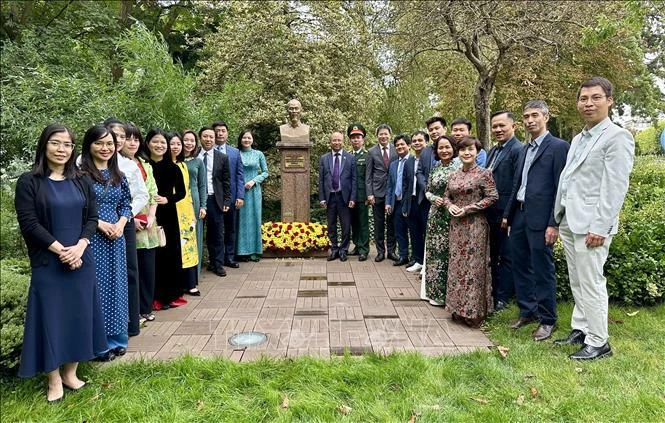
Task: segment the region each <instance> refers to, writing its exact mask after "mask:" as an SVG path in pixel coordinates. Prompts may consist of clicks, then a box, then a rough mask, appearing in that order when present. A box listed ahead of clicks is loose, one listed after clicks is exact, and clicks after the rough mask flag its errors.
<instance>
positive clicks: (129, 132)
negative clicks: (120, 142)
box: [120, 122, 149, 160]
mask: <svg viewBox="0 0 665 423" xmlns="http://www.w3.org/2000/svg"><path fill="white" fill-rule="evenodd" d="M125 126H126V129H125V135H126V136H127V139H129V138H131V137H134V138H136V139H137V140H139V148H138V150H137V151H136V154H135V155H134V157H141V158H142V159H145V160H148V158H149V155H148V156H147V157H146V152H145V150H144V148H143V135H141V130H139V128H138V127H137V126H136V125H134V124H133V123H132V122H127V124H126V125H125ZM123 151H124V149H123ZM120 154H122V152H120Z"/></svg>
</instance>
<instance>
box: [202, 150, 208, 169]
mask: <svg viewBox="0 0 665 423" xmlns="http://www.w3.org/2000/svg"><path fill="white" fill-rule="evenodd" d="M203 167H204V168H205V170H206V174H207V173H208V152H207V151H206V152H205V153H203Z"/></svg>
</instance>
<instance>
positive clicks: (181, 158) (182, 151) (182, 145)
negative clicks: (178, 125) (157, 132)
mask: <svg viewBox="0 0 665 423" xmlns="http://www.w3.org/2000/svg"><path fill="white" fill-rule="evenodd" d="M173 138H178V139H179V140H180V154H178V155H177V156H176V157H175V161H176V162H184V161H185V143H183V142H182V136H181V135H180V134H179V133H178V132H175V131H174V132H167V133H166V143H167V144H168V145H169V159H171V160H172V159H173V158H172V157H171V140H172V139H173Z"/></svg>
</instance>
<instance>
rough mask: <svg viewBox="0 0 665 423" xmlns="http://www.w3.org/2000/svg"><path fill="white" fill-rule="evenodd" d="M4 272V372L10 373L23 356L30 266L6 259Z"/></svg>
mask: <svg viewBox="0 0 665 423" xmlns="http://www.w3.org/2000/svg"><path fill="white" fill-rule="evenodd" d="M0 272H1V273H0V310H1V311H0V325H2V326H1V329H0V370H1V371H2V373H7V372H9V371H11V370H12V369H14V368H15V367H16V366H17V365H18V362H19V357H20V355H21V346H22V345H23V323H24V322H25V311H26V308H27V302H28V287H29V285H30V276H29V275H30V265H29V263H28V261H27V260H25V259H24V260H22V259H4V260H2V261H1V262H0Z"/></svg>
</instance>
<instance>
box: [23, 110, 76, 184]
mask: <svg viewBox="0 0 665 423" xmlns="http://www.w3.org/2000/svg"><path fill="white" fill-rule="evenodd" d="M60 132H66V133H67V134H68V135H69V138H71V139H72V143H73V142H74V133H73V132H72V131H71V130H70V129H69V128H67V127H66V126H65V125H63V124H61V123H51V124H50V125H48V126H46V128H44V130H43V131H42V133H41V135H40V136H39V139H37V151H36V153H35V163H34V165H33V166H32V174H33V175H35V176H48V175H50V174H51V169H50V168H49V167H48V160H46V144H47V142H48V140H49V139H51V135H53V134H58V133H60ZM77 175H78V169H77V168H76V144H74V148H73V149H72V155H71V156H70V157H69V160H67V162H66V163H65V170H64V172H63V176H64V177H65V178H74V177H75V176H77Z"/></svg>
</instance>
